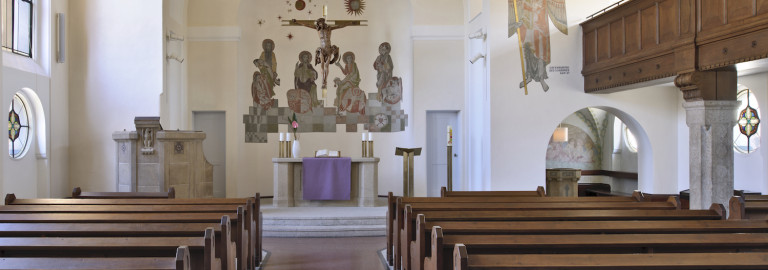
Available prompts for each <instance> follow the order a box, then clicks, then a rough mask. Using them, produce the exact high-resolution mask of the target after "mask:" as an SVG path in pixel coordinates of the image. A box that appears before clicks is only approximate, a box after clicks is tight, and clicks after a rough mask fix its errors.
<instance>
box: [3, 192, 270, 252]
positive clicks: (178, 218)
mask: <svg viewBox="0 0 768 270" xmlns="http://www.w3.org/2000/svg"><path fill="white" fill-rule="evenodd" d="M222 216H224V217H226V218H228V219H229V220H231V222H232V224H233V227H234V228H237V229H232V230H231V232H229V233H227V234H228V237H229V239H235V249H236V252H235V254H240V255H238V256H237V258H249V259H246V260H245V261H246V265H251V264H250V262H253V263H254V264H255V263H256V262H258V261H256V259H255V258H254V257H253V255H252V253H250V252H249V250H250V249H255V247H253V246H254V244H255V243H253V242H251V241H248V233H247V232H246V230H245V228H244V226H245V224H250V222H242V221H243V220H248V219H247V218H245V214H244V207H242V206H239V207H238V212H237V213H153V212H147V213H27V214H13V213H12V214H8V213H0V223H125V224H129V223H138V224H143V223H205V224H210V223H218V222H220V221H221V219H222Z"/></svg>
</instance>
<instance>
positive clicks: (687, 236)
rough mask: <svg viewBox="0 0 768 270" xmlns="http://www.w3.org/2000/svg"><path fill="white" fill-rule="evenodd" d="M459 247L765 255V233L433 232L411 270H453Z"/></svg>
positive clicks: (479, 251) (484, 250)
mask: <svg viewBox="0 0 768 270" xmlns="http://www.w3.org/2000/svg"><path fill="white" fill-rule="evenodd" d="M724 222H725V221H722V222H721V223H724ZM625 223H626V222H625ZM458 243H462V244H464V245H465V246H466V247H467V249H468V250H470V251H471V252H472V253H477V254H484V253H505V254H507V253H509V254H537V253H546V254H548V253H559V254H566V253H576V254H599V253H683V252H685V253H688V252H748V251H765V250H768V233H742V232H736V233H706V234H699V233H690V232H683V233H672V234H669V233H668V234H654V233H647V232H645V233H641V234H600V233H597V234H524V235H509V234H501V235H499V234H485V235H477V234H449V235H444V234H443V230H442V228H441V227H438V226H435V227H433V228H432V232H431V241H430V244H431V246H430V249H429V250H428V251H427V253H431V254H430V256H427V257H422V258H419V257H418V256H414V260H418V259H421V260H422V262H423V264H422V265H415V263H416V262H415V261H414V263H413V264H412V265H414V266H415V267H414V269H428V270H435V269H453V263H452V253H453V248H454V245H455V244H458ZM415 251H417V252H418V250H417V249H416V250H415Z"/></svg>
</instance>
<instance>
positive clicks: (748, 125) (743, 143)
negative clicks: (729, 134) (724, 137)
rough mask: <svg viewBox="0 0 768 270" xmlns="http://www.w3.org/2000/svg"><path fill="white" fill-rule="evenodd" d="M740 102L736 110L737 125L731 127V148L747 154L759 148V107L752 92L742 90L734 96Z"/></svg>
mask: <svg viewBox="0 0 768 270" xmlns="http://www.w3.org/2000/svg"><path fill="white" fill-rule="evenodd" d="M736 100H737V101H739V102H741V105H740V106H739V109H738V110H737V113H738V115H737V124H736V125H735V126H734V127H733V148H734V149H736V151H737V152H739V153H742V154H749V153H752V152H754V151H755V150H757V148H758V147H760V128H759V127H760V107H759V106H758V104H757V98H755V94H754V92H752V91H750V90H749V89H744V90H741V91H740V92H739V94H738V95H737V96H736Z"/></svg>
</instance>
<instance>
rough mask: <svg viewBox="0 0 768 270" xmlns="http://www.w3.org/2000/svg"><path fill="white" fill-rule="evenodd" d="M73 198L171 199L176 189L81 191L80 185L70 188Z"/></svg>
mask: <svg viewBox="0 0 768 270" xmlns="http://www.w3.org/2000/svg"><path fill="white" fill-rule="evenodd" d="M72 198H75V199H152V198H155V199H173V198H176V190H175V189H173V187H170V188H168V192H83V191H82V190H81V189H80V187H75V188H74V189H72Z"/></svg>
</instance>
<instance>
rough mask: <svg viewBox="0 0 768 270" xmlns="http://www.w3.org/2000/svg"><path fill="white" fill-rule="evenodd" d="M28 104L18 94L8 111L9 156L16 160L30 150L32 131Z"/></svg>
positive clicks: (14, 96)
mask: <svg viewBox="0 0 768 270" xmlns="http://www.w3.org/2000/svg"><path fill="white" fill-rule="evenodd" d="M27 104H28V102H26V101H25V100H24V98H23V97H22V96H21V95H19V94H18V93H17V94H15V95H13V100H11V107H10V109H9V111H8V154H9V155H10V156H11V157H12V158H15V159H19V158H22V157H24V155H25V154H26V153H27V150H28V149H29V139H30V134H29V133H30V131H31V129H30V121H29V119H30V118H29V116H30V114H29V107H28V105H27Z"/></svg>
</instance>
